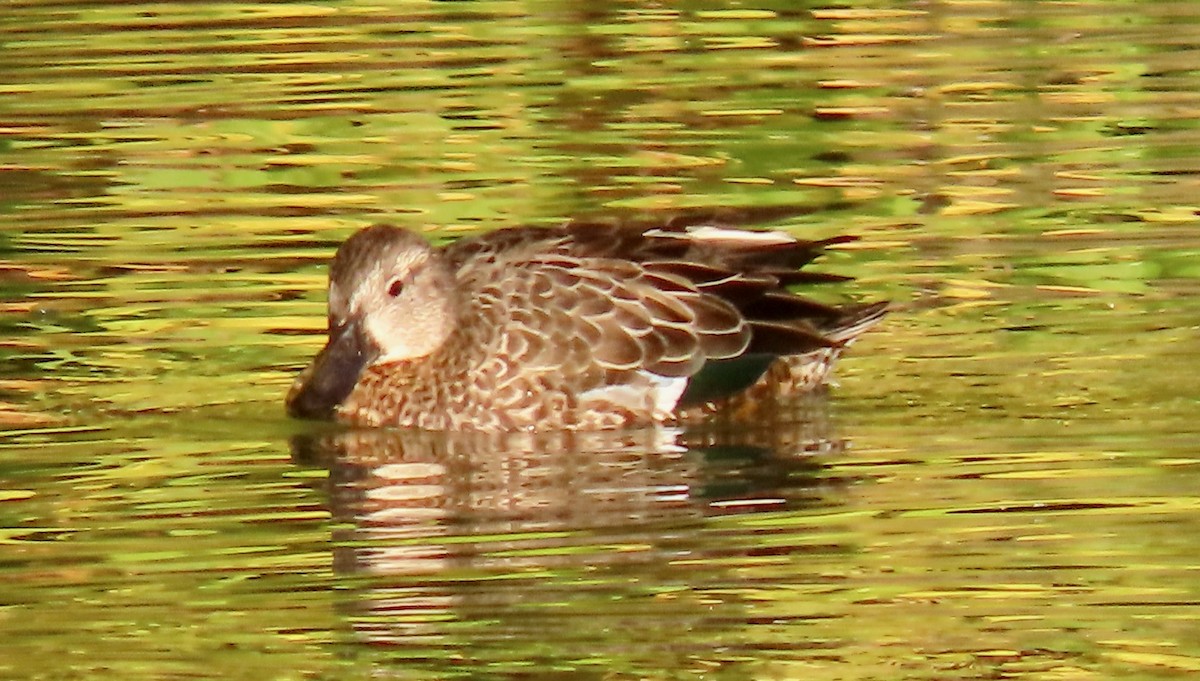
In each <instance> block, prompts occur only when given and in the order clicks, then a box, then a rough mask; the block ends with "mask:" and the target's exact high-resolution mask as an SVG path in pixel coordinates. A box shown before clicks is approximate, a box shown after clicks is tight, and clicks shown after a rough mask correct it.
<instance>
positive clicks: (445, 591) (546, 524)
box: [293, 395, 844, 660]
mask: <svg viewBox="0 0 1200 681" xmlns="http://www.w3.org/2000/svg"><path fill="white" fill-rule="evenodd" d="M826 408H827V402H826V400H825V399H823V396H821V395H808V396H804V397H803V398H801V399H799V400H797V401H795V402H793V403H791V404H788V405H786V408H783V409H778V410H775V411H774V412H773V413H774V414H775V415H776V416H777V419H776V420H775V421H765V422H763V423H762V424H760V427H758V428H753V429H747V428H746V427H745V426H744V424H734V423H732V422H729V423H726V422H722V421H720V420H719V419H716V420H713V421H710V422H708V423H707V424H705V425H704V426H703V427H699V428H695V429H689V430H687V431H681V430H678V429H672V428H664V427H650V428H642V429H632V430H626V431H600V432H578V431H555V432H548V433H526V432H505V433H483V432H478V431H471V432H461V433H436V432H429V431H414V430H408V431H405V430H394V429H354V430H346V431H337V432H328V433H326V434H319V433H318V434H314V435H308V436H304V437H300V438H297V439H296V440H295V441H294V443H293V444H294V447H293V452H294V456H295V458H296V460H297V461H298V462H299V463H301V464H303V465H316V466H321V467H327V468H328V469H329V471H330V476H329V489H328V496H329V501H330V507H331V510H332V513H333V515H334V519H335V522H336V524H337V527H338V528H339V529H337V530H336V531H335V536H334V546H335V547H337V548H335V560H334V566H335V569H336V570H337V571H338V572H339V574H341V575H343V576H344V577H346V578H347V579H348V580H349V581H348V584H350V585H352V587H351V588H349V589H347V590H346V591H345V593H346V595H347V598H350V599H351V603H349V610H348V612H349V614H348V617H347V620H346V621H347V626H349V627H350V628H351V629H352V631H353V632H354V637H355V638H356V639H357V640H358V641H360V642H369V643H371V644H373V646H372V649H373V650H380V648H379V647H378V646H380V645H385V646H419V645H424V644H425V643H427V642H428V641H431V640H437V641H450V640H453V641H457V642H458V643H457V644H456V645H458V646H461V650H458V653H457V654H461V655H464V656H467V659H475V657H477V656H480V655H487V654H491V653H488V652H485V651H487V650H488V647H489V643H493V644H494V643H495V642H497V641H500V640H507V639H510V638H511V637H514V636H515V637H518V638H519V637H522V636H525V635H532V634H531V632H530V628H531V627H533V628H537V629H538V630H539V631H538V633H537V640H538V641H539V642H540V643H539V648H541V649H544V650H551V649H553V650H558V651H559V653H556V654H562V655H563V656H566V657H568V658H569V657H571V656H576V657H577V658H578V657H579V656H582V655H584V654H585V652H584V651H582V650H581V649H580V646H581V645H584V644H585V641H586V640H587V639H588V636H583V637H582V638H580V636H581V629H580V628H581V627H582V628H584V629H589V630H590V629H592V628H598V629H603V630H604V631H605V632H606V633H604V634H600V633H599V632H597V633H596V637H594V638H591V639H590V641H587V642H586V645H587V646H589V648H590V652H591V653H595V652H596V651H597V650H599V649H600V647H602V646H604V645H612V646H615V647H616V648H619V649H620V651H621V654H622V655H636V656H644V659H645V660H652V659H663V658H662V656H663V653H664V650H665V648H663V646H670V645H673V643H668V642H667V641H664V640H663V638H662V634H661V632H662V631H667V630H668V629H667V628H671V629H673V628H674V627H676V626H679V627H684V628H689V627H692V628H694V627H698V626H704V627H717V628H722V627H726V626H729V625H728V622H731V621H735V620H736V618H737V616H738V613H739V612H740V611H741V608H742V605H741V604H739V603H737V602H736V601H734V600H732V599H730V598H726V597H713V596H712V595H711V594H708V595H705V594H703V593H702V592H703V591H704V588H703V586H702V584H710V583H712V581H713V580H715V579H719V578H720V573H721V568H720V567H719V565H720V564H721V562H722V561H723V560H726V559H728V557H729V555H730V553H729V552H730V550H731V547H730V546H728V545H722V546H712V545H709V544H707V543H706V542H708V541H711V540H712V538H713V537H712V536H711V535H706V534H705V533H703V532H700V531H699V530H700V529H701V528H702V527H703V525H704V524H705V523H707V522H708V520H707V519H708V518H709V517H710V516H714V515H727V514H733V513H739V514H741V513H747V512H753V511H779V510H796V509H799V508H805V507H815V506H822V505H828V504H831V503H837V501H838V500H839V498H840V494H841V482H840V481H838V480H837V479H836V478H833V477H831V476H829V475H828V474H827V472H825V471H824V469H823V466H824V462H825V461H826V460H827V459H828V458H829V457H830V456H833V455H836V454H837V453H839V452H840V451H841V449H842V447H843V444H844V443H843V442H842V441H840V440H838V439H835V438H833V437H832V436H831V434H830V432H829V422H828V418H827V411H826ZM705 537H707V539H706V538H705ZM710 561H715V562H710ZM697 566H702V569H699V568H698V567H697ZM697 580H698V581H697ZM584 584H586V586H583V585H584ZM693 589H694V590H695V592H694V593H693ZM663 590H666V591H669V592H672V593H675V595H674V596H672V598H671V599H669V600H657V597H656V596H654V594H656V593H658V592H661V591H663ZM604 603H608V605H607V606H605V605H603V604H604ZM642 609H644V610H645V612H644V613H643V615H642V616H639V617H636V618H631V613H632V612H633V611H638V610H642ZM564 613H573V614H574V615H576V616H577V615H586V617H581V618H580V617H576V618H573V619H572V622H573V623H572V624H571V625H570V626H568V627H565V628H564V627H562V626H560V625H559V624H556V621H557V618H560V617H563V616H564ZM480 622H487V623H488V624H487V626H481V625H480V624H478V623H480ZM722 622H726V624H721V623H722ZM560 637H561V640H560ZM496 654H500V653H499V652H496Z"/></svg>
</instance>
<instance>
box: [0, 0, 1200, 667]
mask: <svg viewBox="0 0 1200 681" xmlns="http://www.w3.org/2000/svg"><path fill="white" fill-rule="evenodd" d="M1197 8H1198V6H1197V5H1196V4H1195V3H1189V2H1160V3H1134V2H1128V3H1126V2H1111V3H1096V2H1084V3H1074V4H1070V3H1049V2H1026V3H999V2H995V3H986V2H985V3H965V2H942V3H916V4H913V3H893V4H886V3H882V4H881V3H850V4H848V5H847V4H844V5H839V6H819V5H796V4H794V3H784V2H770V1H766V2H759V3H756V4H750V5H747V4H744V3H719V2H689V3H682V4H676V5H671V6H665V5H663V6H659V5H653V4H646V3H602V4H594V3H593V4H591V5H588V6H587V8H583V7H582V6H581V7H575V6H574V5H572V4H571V3H555V2H546V1H541V0H533V1H529V2H507V1H503V0H502V1H498V2H489V3H463V2H392V3H382V4H381V3H375V4H371V3H361V2H353V1H345V2H329V3H323V4H315V5H314V4H301V3H290V2H281V3H259V4H255V3H236V4H228V3H210V2H190V3H165V4H164V3H113V4H109V3H70V2H39V1H33V0H31V1H29V2H16V3H9V4H8V5H7V6H6V9H5V11H4V12H3V13H2V15H0V41H3V43H4V49H3V50H0V187H2V188H3V190H2V191H0V325H3V329H4V334H3V342H2V343H0V428H3V431H2V432H0V542H2V544H3V548H2V550H0V576H2V577H3V580H2V582H3V584H4V586H0V652H2V653H3V654H2V655H0V676H4V677H5V678H13V679H71V678H89V679H90V678H109V677H111V678H121V679H165V678H193V679H196V678H248V679H251V678H252V679H294V678H377V677H379V676H387V677H392V678H421V679H427V678H455V677H462V676H468V675H469V676H472V677H479V678H530V677H532V678H544V677H560V676H563V675H566V674H572V675H583V676H591V677H596V678H609V679H611V678H639V679H642V678H688V677H705V678H722V677H729V678H738V679H743V678H764V679H778V678H801V677H804V678H838V679H856V678H858V679H878V678H889V679H896V678H905V679H944V678H955V679H960V678H968V679H970V678H980V679H983V678H996V677H1005V678H1020V679H1063V678H1069V679H1107V678H1160V677H1174V676H1191V675H1193V674H1194V673H1196V672H1197V671H1200V644H1198V643H1197V642H1198V641H1200V616H1198V615H1197V613H1198V612H1200V609H1198V608H1197V606H1198V605H1200V586H1198V585H1200V581H1198V580H1197V572H1198V571H1200V563H1198V562H1197V559H1196V556H1197V555H1200V546H1198V541H1200V540H1198V539H1197V537H1200V531H1198V530H1200V527H1198V525H1200V520H1198V519H1200V508H1198V506H1200V504H1198V498H1197V494H1196V490H1197V489H1200V458H1198V457H1197V454H1196V443H1197V442H1200V428H1198V427H1197V425H1196V419H1195V414H1196V413H1197V407H1198V401H1200V391H1198V390H1197V388H1196V381H1195V380H1194V379H1193V378H1192V376H1191V375H1192V373H1193V372H1194V368H1195V367H1196V366H1197V354H1198V351H1200V341H1198V338H1200V335H1198V333H1197V329H1198V327H1197V319H1200V315H1198V312H1200V306H1198V305H1197V303H1196V296H1197V294H1198V293H1200V284H1198V283H1197V282H1198V281H1200V221H1198V219H1197V201H1196V196H1197V189H1198V188H1200V186H1198V180H1197V177H1198V175H1197V173H1198V172H1200V156H1198V155H1197V152H1196V150H1197V149H1200V133H1198V131H1197V124H1196V120H1197V116H1196V113H1197V111H1200V95H1198V94H1197V93H1198V92H1200V82H1198V79H1200V71H1198V70H1197V68H1196V63H1197V54H1198V49H1200V24H1198V22H1197V19H1198V17H1200V12H1198V11H1197ZM689 212H693V213H694V212H715V213H716V214H718V215H720V216H721V217H722V219H727V220H731V221H736V220H738V219H741V218H742V217H745V216H747V215H753V214H758V215H763V214H769V215H770V216H771V217H770V220H769V221H768V222H769V224H770V225H771V226H773V227H775V228H782V229H787V230H789V231H791V232H793V233H795V234H797V235H800V236H804V237H809V238H817V237H825V236H830V235H834V234H840V233H854V234H858V235H860V236H862V237H863V239H862V240H861V241H860V242H857V243H856V244H854V245H853V247H850V248H843V249H840V250H838V251H837V252H835V253H831V254H830V255H829V256H828V257H827V258H826V259H825V261H824V262H823V266H824V267H825V268H826V269H828V270H832V271H838V272H845V273H848V274H852V275H855V276H857V277H858V281H857V282H856V283H855V284H853V285H852V286H848V287H842V288H841V289H840V290H831V291H827V292H825V293H824V294H823V295H826V296H828V297H830V298H832V299H836V298H837V297H838V296H839V295H842V296H850V297H857V298H859V299H878V298H890V299H892V300H893V301H895V303H896V311H895V312H894V313H893V314H892V315H891V317H889V320H888V322H887V323H886V324H885V325H883V326H882V327H881V328H880V329H878V330H877V331H874V332H872V334H870V335H868V336H867V337H866V338H864V339H863V340H862V341H861V342H860V343H859V344H857V345H856V346H855V348H854V349H853V351H852V352H851V354H850V356H849V357H848V358H847V359H846V360H845V361H844V362H843V364H842V367H841V370H840V372H839V385H838V386H836V387H835V388H834V389H833V390H831V391H830V395H829V396H828V399H820V400H816V401H803V402H802V403H797V404H793V405H787V406H786V408H784V409H782V410H781V411H780V413H778V414H776V415H774V417H773V419H772V421H771V422H770V423H765V424H763V425H762V427H760V428H753V429H736V430H734V431H732V432H731V431H730V430H729V429H723V428H721V427H719V426H714V427H713V428H712V429H710V430H707V431H703V432H692V433H686V434H675V433H667V434H664V433H643V432H635V433H623V434H617V435H608V436H594V437H593V436H588V437H580V438H568V437H565V436H561V435H559V436H556V435H554V434H546V435H543V436H538V437H517V438H508V439H501V440H499V441H496V440H488V439H479V438H472V437H467V436H462V437H454V438H436V437H432V436H427V435H418V434H411V433H410V434H394V433H393V434H379V433H376V434H361V433H360V434H346V433H342V432H340V431H337V430H336V429H333V430H331V429H328V428H322V427H320V426H316V425H313V424H305V423H300V422H296V421H291V420H289V419H287V418H286V417H285V416H284V414H283V412H282V406H281V400H282V395H283V393H284V392H285V391H286V389H287V386H288V385H289V383H290V381H291V380H292V377H293V376H294V375H295V373H296V372H297V371H298V370H299V369H300V368H301V367H302V366H303V365H304V363H305V362H306V361H307V360H308V359H309V358H310V357H311V356H312V354H313V353H314V352H315V351H316V349H317V348H318V347H319V346H320V344H321V333H322V327H323V324H324V284H325V274H326V272H325V263H326V262H327V260H328V258H329V257H330V256H331V255H332V252H333V250H334V249H335V248H336V245H337V244H338V243H339V242H340V241H341V240H342V239H344V238H345V237H346V236H348V235H349V234H350V233H352V232H353V231H354V230H355V229H357V228H359V227H363V226H366V225H369V224H372V223H374V222H379V221H389V222H394V223H397V224H401V225H404V226H406V227H409V228H413V229H419V230H424V231H427V232H428V233H429V235H430V236H431V237H432V238H435V239H444V238H451V237H454V236H457V235H461V234H469V233H476V232H481V231H486V230H490V229H494V228H498V227H501V226H504V225H509V224H514V223H528V224H553V223H555V222H558V221H560V220H562V219H565V218H567V217H571V216H576V217H587V218H598V219H608V220H617V219H619V220H630V221H639V222H652V221H654V220H661V219H669V218H670V217H672V216H676V215H680V214H685V213H689Z"/></svg>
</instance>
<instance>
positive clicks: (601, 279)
mask: <svg viewBox="0 0 1200 681" xmlns="http://www.w3.org/2000/svg"><path fill="white" fill-rule="evenodd" d="M854 240H856V237H853V236H835V237H832V238H827V239H820V240H803V239H799V238H796V237H793V236H791V235H790V234H788V233H786V232H783V231H773V230H755V229H747V228H741V227H729V226H725V225H720V224H694V225H686V226H673V225H669V224H668V225H664V226H657V227H644V226H639V227H631V226H622V225H615V224H608V223H591V222H582V221H576V222H568V223H565V224H561V225H558V226H554V227H538V226H517V227H509V228H504V229H499V230H495V231H492V232H488V233H484V234H482V235H478V236H471V237H463V238H460V239H458V240H454V241H451V242H449V243H447V244H444V245H434V244H432V243H430V242H429V241H428V240H427V239H425V238H424V237H423V236H421V235H420V234H418V233H416V232H414V231H412V230H409V229H405V228H402V227H398V226H394V225H388V224H379V225H373V226H370V227H366V228H364V229H361V230H360V231H358V232H356V233H354V234H353V235H352V236H350V238H348V239H347V240H346V241H345V242H344V243H342V245H341V246H340V247H339V248H338V249H337V252H336V254H335V255H334V257H333V260H332V263H331V265H330V268H329V288H328V319H327V335H328V338H327V342H326V343H325V346H324V347H323V348H322V349H321V350H320V351H319V352H318V353H317V354H316V356H315V358H314V359H313V360H312V362H311V363H310V364H309V365H308V367H307V368H306V369H304V370H303V371H302V372H301V373H300V374H299V376H298V377H297V378H296V380H295V382H294V383H293V385H292V387H291V389H290V390H289V392H288V394H287V397H286V400H285V402H286V409H287V412H288V413H289V414H290V415H292V416H294V417H298V418H304V419H324V420H334V421H337V422H341V423H343V424H346V425H349V426H355V427H394V428H415V429H420V430H432V431H464V430H477V431H493V432H495V431H536V430H548V429H549V430H576V431H593V430H608V429H619V428H634V427H642V426H653V425H658V424H675V423H679V422H681V421H682V420H684V419H686V418H689V417H695V416H696V415H702V414H709V413H713V412H716V411H719V410H721V409H722V408H723V407H726V406H728V405H729V404H731V403H734V402H737V401H738V400H741V401H743V402H744V401H745V400H747V399H752V398H753V396H755V395H759V394H761V393H762V392H763V391H771V392H772V394H781V393H786V394H796V393H803V392H806V391H811V390H814V389H816V388H817V387H819V386H822V385H824V384H825V383H826V382H827V380H828V378H829V376H830V372H831V370H832V368H833V366H834V363H835V362H836V360H837V359H838V358H839V356H840V355H841V353H842V351H843V350H845V349H846V348H847V347H849V346H850V345H851V344H852V343H853V342H854V341H855V340H856V339H857V338H859V337H860V336H861V335H862V334H863V333H864V332H866V331H867V330H868V329H870V328H871V327H873V326H875V325H876V324H877V323H879V322H880V320H882V319H883V317H884V316H885V314H886V313H887V310H888V303H887V302H886V301H877V302H869V303H849V304H843V305H832V304H828V303H824V302H819V301H817V300H814V299H812V298H810V297H806V296H804V295H801V294H800V293H797V292H796V291H795V288H796V287H798V286H801V285H809V284H824V283H833V282H842V281H847V280H849V279H850V277H845V276H841V275H836V274H828V273H822V272H813V271H810V270H806V269H804V268H805V266H807V265H808V264H809V263H811V262H812V261H813V260H815V259H816V258H817V257H819V256H820V255H821V254H822V253H823V252H824V251H825V249H827V248H829V247H830V246H835V245H839V244H844V243H847V242H850V241H854Z"/></svg>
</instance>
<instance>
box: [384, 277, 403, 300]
mask: <svg viewBox="0 0 1200 681" xmlns="http://www.w3.org/2000/svg"><path fill="white" fill-rule="evenodd" d="M403 292H404V281H403V280H401V279H393V280H392V283H390V284H388V295H389V296H391V297H393V298H395V297H396V296H398V295H400V294H401V293H403Z"/></svg>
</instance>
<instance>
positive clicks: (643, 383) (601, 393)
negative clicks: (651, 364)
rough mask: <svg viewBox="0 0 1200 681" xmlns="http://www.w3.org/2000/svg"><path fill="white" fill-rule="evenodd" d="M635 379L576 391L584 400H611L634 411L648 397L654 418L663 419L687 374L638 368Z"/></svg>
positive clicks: (680, 393)
mask: <svg viewBox="0 0 1200 681" xmlns="http://www.w3.org/2000/svg"><path fill="white" fill-rule="evenodd" d="M637 376H638V379H640V380H637V381H635V382H633V383H625V384H622V385H606V386H604V387H602V388H594V389H592V390H588V391H586V392H583V393H581V394H580V395H579V397H580V398H581V399H582V400H583V401H585V402H586V401H590V400H598V401H602V402H608V403H610V404H619V405H622V406H624V407H627V408H629V409H632V410H634V411H639V410H641V409H642V408H643V407H644V406H645V404H646V398H647V397H649V398H650V400H651V402H652V404H653V407H652V408H653V410H654V418H655V419H656V420H662V419H665V418H667V417H668V416H670V415H671V412H672V411H674V410H675V405H677V404H679V398H681V397H683V391H684V390H685V389H686V388H687V384H688V377H687V376H678V377H668V376H658V375H656V374H652V373H650V372H648V371H639V372H637Z"/></svg>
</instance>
